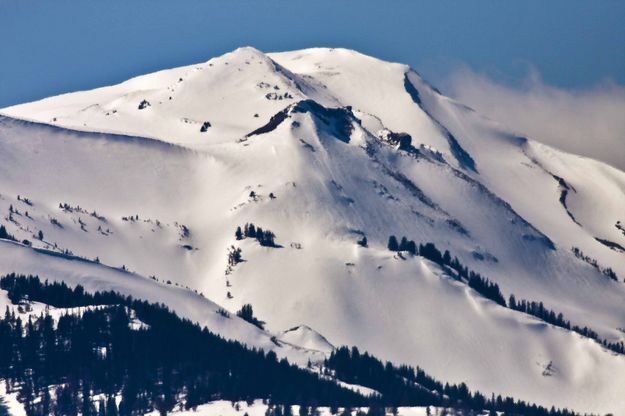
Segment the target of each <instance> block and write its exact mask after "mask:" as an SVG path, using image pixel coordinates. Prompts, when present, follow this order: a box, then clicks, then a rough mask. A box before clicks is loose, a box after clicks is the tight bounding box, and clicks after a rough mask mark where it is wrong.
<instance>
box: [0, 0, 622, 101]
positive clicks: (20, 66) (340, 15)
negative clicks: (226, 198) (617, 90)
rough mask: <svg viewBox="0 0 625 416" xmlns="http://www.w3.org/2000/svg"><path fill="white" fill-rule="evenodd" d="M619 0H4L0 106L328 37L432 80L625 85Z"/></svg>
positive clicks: (0, 7)
mask: <svg viewBox="0 0 625 416" xmlns="http://www.w3.org/2000/svg"><path fill="white" fill-rule="evenodd" d="M623 22H625V2H623V1H608V0H602V1H586V2H580V1H573V0H549V1H544V0H535V1H522V2H521V1H519V2H512V1H505V2H503V1H470V2H469V1H439V0H437V1H412V0H411V1H402V0H394V1H379V2H369V1H365V0H360V1H347V0H331V1H321V0H314V1H312V0H310V1H305V2H304V1H294V0H291V1H276V0H266V1H261V0H223V1H209V0H185V1H159V0H149V1H147V0H133V1H126V0H124V1H91V0H76V1H67V0H54V1H41V2H35V1H24V0H0V40H1V43H0V108H1V107H4V106H7V105H11V104H16V103H20V102H26V101H31V100H34V99H37V98H42V97H46V96H50V95H54V94H59V93H62V92H68V91H74V90H78V89H89V88H93V87H96V86H102V85H108V84H113V83H117V82H119V81H122V80H124V79H127V78H129V77H131V76H133V75H138V74H142V73H146V72H150V71H154V70H157V69H162V68H169V67H172V66H178V65H184V64H190V63H194V62H200V61H205V60H208V59H209V58H210V57H212V56H215V55H219V54H222V53H224V52H226V51H229V50H232V49H235V48H236V47H239V46H242V45H252V46H255V47H256V48H258V49H261V50H263V51H277V50H287V49H297V48H304V47H310V46H335V47H348V48H352V49H357V50H359V51H361V52H364V53H367V54H371V55H375V56H378V57H380V58H383V59H388V60H395V61H400V62H404V63H408V64H410V65H412V66H414V67H415V68H416V69H417V70H419V71H420V72H421V73H422V74H423V75H424V76H425V78H426V79H428V80H430V81H432V82H433V83H434V84H437V83H439V82H441V83H442V80H444V79H446V77H447V76H448V74H449V73H450V72H452V71H453V70H454V69H455V68H457V67H458V66H460V65H467V66H468V67H470V68H471V69H472V70H474V71H477V72H479V73H483V74H486V75H488V76H489V77H490V78H492V79H495V80H498V81H503V82H504V83H506V84H512V85H514V84H515V83H516V82H517V81H518V80H519V79H522V78H523V77H524V76H525V74H526V73H527V68H528V65H531V66H533V67H534V68H535V69H536V70H537V71H538V72H539V73H540V74H541V76H542V78H543V80H544V82H545V83H547V84H550V85H554V86H559V87H565V88H586V87H589V86H592V85H595V84H596V83H597V82H600V81H602V80H604V79H606V78H608V79H612V80H614V81H615V82H618V83H620V84H625V24H623Z"/></svg>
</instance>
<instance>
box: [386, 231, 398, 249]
mask: <svg viewBox="0 0 625 416" xmlns="http://www.w3.org/2000/svg"><path fill="white" fill-rule="evenodd" d="M388 249H389V250H390V251H399V243H397V237H395V236H394V235H392V236H390V237H389V238H388Z"/></svg>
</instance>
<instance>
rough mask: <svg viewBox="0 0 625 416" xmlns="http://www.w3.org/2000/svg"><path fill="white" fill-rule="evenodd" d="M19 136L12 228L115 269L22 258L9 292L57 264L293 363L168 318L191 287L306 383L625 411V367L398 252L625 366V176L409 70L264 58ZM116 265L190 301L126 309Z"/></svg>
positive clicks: (4, 202) (11, 144)
mask: <svg viewBox="0 0 625 416" xmlns="http://www.w3.org/2000/svg"><path fill="white" fill-rule="evenodd" d="M2 112H3V113H4V114H6V115H7V117H0V213H1V214H2V217H1V218H0V221H2V224H3V225H5V226H6V228H7V230H8V231H9V232H10V233H11V234H13V235H14V236H15V237H16V238H17V239H18V240H20V241H21V240H22V239H28V240H30V241H31V242H32V244H33V245H34V246H35V247H40V248H46V249H48V250H52V251H56V252H66V253H67V252H71V253H72V254H74V255H77V256H83V257H86V258H89V259H96V258H97V260H98V261H99V262H100V267H95V266H93V267H89V268H88V269H84V266H80V270H78V269H76V271H73V270H74V269H73V266H72V265H73V264H76V263H73V262H72V261H68V260H65V261H64V262H62V264H61V265H59V264H57V263H58V262H59V261H60V260H54V262H53V261H52V260H49V257H48V256H42V255H37V256H35V257H33V255H32V253H31V251H30V250H31V249H29V248H27V247H23V246H19V245H15V244H11V246H10V250H9V249H8V248H5V247H4V246H3V247H0V256H3V257H0V258H1V259H2V260H1V261H0V265H1V266H3V267H2V271H5V270H6V271H16V272H26V273H28V272H31V273H39V274H40V275H42V277H45V276H44V275H45V274H46V270H47V269H46V267H47V266H46V265H47V264H48V262H50V263H49V264H50V265H51V266H50V268H49V270H50V273H51V274H53V277H54V278H55V279H62V278H63V273H68V274H69V275H70V277H68V279H73V280H72V281H73V282H78V281H80V280H82V279H90V278H96V281H97V282H98V283H97V287H100V286H102V287H104V286H106V285H109V284H110V285H111V287H113V288H115V289H119V290H122V291H124V290H125V291H127V292H131V293H132V294H133V295H134V296H141V294H142V293H143V294H144V295H143V296H145V297H147V298H149V299H150V300H159V299H162V300H163V301H165V302H167V303H168V304H171V306H172V308H174V309H176V311H179V312H180V313H181V314H182V315H183V316H190V317H192V318H193V319H196V320H198V321H200V322H206V324H207V325H209V327H211V328H215V330H217V331H220V332H222V333H224V334H225V335H226V336H229V337H233V338H237V337H238V338H237V339H242V340H244V341H245V340H246V339H252V340H254V342H252V344H253V345H260V346H263V347H267V348H275V347H276V345H275V343H271V344H268V343H267V340H268V335H267V334H266V333H264V332H262V331H261V332H258V333H256V332H246V331H247V330H246V331H243V330H232V329H225V327H224V325H226V324H222V323H221V322H222V321H221V318H220V316H221V315H219V316H216V317H215V316H213V315H218V314H216V313H215V308H216V307H213V306H206V305H204V304H202V305H204V306H197V311H204V310H207V311H210V313H211V315H210V316H211V317H212V318H211V319H210V320H204V318H203V316H204V312H197V311H195V310H191V309H194V308H195V306H193V307H191V306H190V305H191V304H187V303H185V301H184V297H172V298H170V297H169V296H170V295H168V294H167V293H168V290H179V289H172V288H171V286H174V287H175V285H179V286H182V287H184V286H188V287H189V288H190V289H191V290H197V291H198V292H201V293H203V294H204V295H205V296H206V297H208V298H209V299H211V300H212V301H214V302H216V303H217V304H219V305H221V307H223V308H224V309H225V310H229V311H230V312H235V311H236V310H238V309H239V308H241V307H242V306H243V305H244V304H247V303H250V304H252V305H253V307H254V312H255V314H256V315H257V316H259V317H260V319H262V320H264V321H266V322H267V326H268V329H269V330H270V331H273V332H275V333H276V339H277V342H278V344H283V346H282V347H281V348H287V349H289V350H288V351H287V352H284V353H283V354H284V355H286V356H289V357H291V356H294V357H295V358H294V359H300V360H301V358H302V355H301V354H299V355H298V354H297V351H300V350H299V349H298V348H300V347H302V346H304V347H306V348H308V350H309V351H308V352H307V353H306V354H309V353H310V351H316V353H320V354H323V353H326V352H327V351H328V350H330V349H331V348H332V344H329V342H328V341H327V340H331V342H332V343H333V345H343V344H347V345H357V346H359V347H361V348H364V349H367V350H369V351H371V352H372V353H374V354H376V355H379V356H380V357H381V358H384V359H389V360H393V361H395V362H397V363H409V364H414V365H419V366H421V367H423V368H424V369H425V370H427V371H428V372H430V373H431V374H433V375H434V376H436V377H438V378H440V379H444V380H448V381H450V382H467V383H468V384H469V385H470V386H471V387H472V388H476V389H480V390H481V391H483V392H486V393H489V392H491V391H493V392H496V393H501V394H508V395H513V396H515V397H518V398H521V399H525V400H530V401H533V402H539V403H541V404H545V405H549V406H550V405H552V404H555V405H558V406H567V407H574V408H576V409H578V410H581V411H596V412H608V411H612V412H614V411H619V410H623V409H625V401H624V399H623V397H622V392H621V391H620V390H621V389H620V387H619V386H622V385H623V384H625V356H623V355H622V354H614V353H612V352H610V351H608V350H607V349H605V348H603V347H601V346H600V345H599V344H598V343H597V342H595V341H593V340H591V339H589V338H588V337H582V336H581V335H579V334H576V333H573V332H571V331H568V330H565V329H562V328H556V327H554V326H552V325H549V324H546V323H545V322H543V321H541V320H538V319H536V318H533V317H530V316H529V315H527V314H524V313H520V312H517V311H513V310H511V309H509V308H505V307H503V306H501V305H498V304H496V303H495V302H492V301H490V300H487V299H485V298H484V297H483V296H481V295H480V294H479V293H477V292H476V291H474V290H473V289H470V288H469V287H468V286H467V285H466V282H461V281H458V280H456V279H454V278H452V275H453V272H451V271H450V270H449V269H445V268H441V267H439V266H438V265H436V264H434V263H432V262H430V261H428V260H425V259H424V258H423V257H420V256H411V255H409V254H408V253H403V254H402V253H397V252H391V251H389V250H388V249H387V242H388V240H389V237H390V236H391V235H395V236H397V238H398V239H401V237H402V236H405V237H407V239H409V240H415V241H416V242H417V244H418V243H425V242H433V243H435V244H436V246H437V247H439V248H440V249H441V250H446V249H447V250H449V251H450V252H451V254H452V256H457V257H458V259H459V260H460V262H461V263H462V264H463V265H465V266H467V267H468V268H470V269H471V270H474V271H476V272H479V273H482V274H483V275H485V276H487V277H488V278H489V279H491V280H492V281H494V282H496V283H497V284H498V285H499V286H500V288H501V290H502V292H503V294H504V295H505V296H506V297H507V296H508V295H510V294H514V295H515V297H516V298H517V299H527V300H529V301H536V302H543V304H544V306H545V307H547V308H548V309H550V310H554V311H555V312H556V313H558V312H562V313H563V314H564V316H565V317H566V319H568V320H570V321H571V323H572V324H574V325H578V326H580V327H584V326H588V327H589V328H591V329H592V330H593V331H596V332H597V334H598V336H600V337H601V338H602V339H606V340H607V341H609V342H617V341H619V340H623V339H624V335H623V330H622V329H621V328H625V311H624V309H623V299H624V298H625V283H623V278H625V248H624V247H625V216H624V215H625V214H624V213H623V209H622V208H623V207H624V206H625V173H623V172H621V171H618V170H616V169H614V168H611V167H609V166H607V165H604V164H602V163H599V162H596V161H593V160H590V159H585V158H581V157H577V156H574V155H569V154H566V153H563V152H560V151H557V150H554V149H551V148H549V147H547V146H544V145H541V144H539V143H537V142H534V141H532V140H530V139H527V138H522V137H518V136H517V135H515V134H513V133H512V132H510V131H508V130H506V129H505V128H504V127H502V126H500V125H498V124H496V123H495V122H493V121H491V120H486V119H484V118H482V117H480V116H479V115H478V114H477V113H475V112H474V111H472V110H471V109H468V108H467V107H465V106H463V105H461V104H459V103H457V102H455V101H453V100H451V99H449V98H447V97H444V96H442V95H440V94H439V93H438V92H437V91H436V90H435V89H433V88H432V87H430V86H429V85H427V84H426V83H425V82H424V81H423V80H422V79H421V78H420V77H419V76H418V74H417V73H416V72H414V71H413V70H411V69H410V68H408V67H407V66H405V65H400V64H394V63H388V62H383V61H379V60H377V59H374V58H371V57H367V56H364V55H361V54H358V53H356V52H354V51H348V50H342V49H309V50H303V51H294V52H285V53H275V54H268V55H265V54H263V53H261V52H259V51H257V50H254V49H252V48H241V49H238V50H236V51H234V52H232V53H229V54H226V55H224V56H221V57H218V58H214V59H211V60H209V61H208V62H206V63H203V64H198V65H192V66H188V67H184V68H177V69H172V70H167V71H161V72H158V73H155V74H150V75H145V76H142V77H137V78H134V79H132V80H129V81H126V82H124V83H122V84H119V85H116V86H111V87H105V88H100V89H97V90H93V91H86V92H78V93H72V94H66V95H62V96H58V97H52V98H49V99H46V100H42V101H39V102H35V103H29V104H24V105H20V106H15V107H11V108H7V109H4V110H2ZM8 116H10V117H8ZM11 117H14V118H11ZM17 118H21V119H29V120H36V121H38V122H42V123H44V124H41V123H35V122H27V121H23V120H19V119H17ZM68 128H69V129H68ZM96 132H98V133H96ZM115 132H118V133H123V135H115V134H112V133H115ZM17 195H20V198H19V199H18V198H17ZM24 198H26V201H27V202H25V200H24ZM16 211H17V212H16ZM26 212H28V215H26V214H25V213H26ZM251 224H253V227H252V225H251ZM238 227H240V228H241V231H240V232H237V228H238ZM258 228H261V229H262V230H263V232H262V233H261V232H259V231H258ZM252 229H253V231H251V230H252ZM40 230H41V231H42V234H43V236H42V238H39V235H38V231H40ZM365 241H366V242H365ZM16 253H21V254H20V255H16ZM33 258H36V259H37V260H36V261H35V260H33ZM52 265H54V267H52ZM103 265H109V266H114V267H117V268H121V267H122V266H123V268H124V269H128V270H130V271H132V272H136V273H137V274H138V275H143V276H154V279H157V280H158V282H167V281H169V282H170V284H169V285H168V284H165V285H164V286H163V288H160V286H159V289H158V290H156V289H153V288H152V286H150V285H146V286H141V287H140V288H137V287H134V286H127V285H122V284H120V283H119V282H120V281H123V280H124V278H123V276H124V274H123V273H121V274H117V273H115V274H111V273H110V272H103V271H102V267H103ZM608 269H611V270H613V272H614V273H615V274H616V275H617V276H618V281H614V280H612V279H611V278H610V277H609V276H608V275H607V274H609V273H606V272H607V270H608ZM122 271H123V270H122ZM133 276H135V277H136V275H133ZM135 277H133V279H134V278H135ZM137 278H139V277H137ZM149 282H153V281H149ZM158 282H157V283H158ZM154 284H156V283H154ZM172 296H173V295H172ZM202 302H203V301H202ZM206 302H208V301H206ZM193 305H195V303H194V304H193ZM210 305H215V304H214V303H210ZM190 308H191V309H190ZM239 321H240V320H238V321H237V322H238V323H237V324H235V328H236V325H242V324H241V323H240V322H239ZM224 322H226V323H227V322H228V321H224ZM211 325H212V326H211ZM226 326H227V325H226ZM248 326H249V325H248ZM286 328H292V329H291V330H286V331H285V329H286ZM310 328H314V330H312V329H310ZM228 331H230V332H228ZM315 331H319V332H318V333H317V332H315ZM324 337H325V338H324ZM326 338H327V339H326ZM250 342H251V341H250ZM267 345H268V346H267ZM272 345H273V346H272Z"/></svg>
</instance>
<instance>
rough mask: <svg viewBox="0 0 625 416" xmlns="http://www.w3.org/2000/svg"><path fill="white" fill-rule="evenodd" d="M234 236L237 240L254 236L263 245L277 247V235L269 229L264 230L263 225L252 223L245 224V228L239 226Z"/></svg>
mask: <svg viewBox="0 0 625 416" xmlns="http://www.w3.org/2000/svg"><path fill="white" fill-rule="evenodd" d="M234 236H235V238H236V239H237V240H243V239H244V238H254V239H256V240H257V241H258V242H259V243H260V245H261V246H264V247H277V245H276V241H275V239H276V235H275V234H274V233H273V232H272V231H269V230H263V229H262V228H261V227H257V226H255V225H254V224H252V223H248V224H245V226H244V227H243V229H241V227H240V226H239V227H237V229H236V231H235V233H234Z"/></svg>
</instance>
